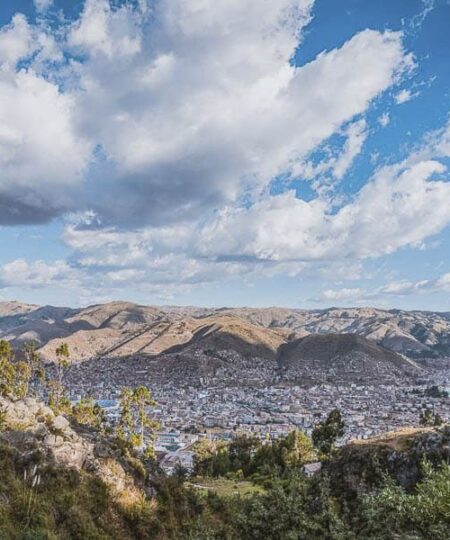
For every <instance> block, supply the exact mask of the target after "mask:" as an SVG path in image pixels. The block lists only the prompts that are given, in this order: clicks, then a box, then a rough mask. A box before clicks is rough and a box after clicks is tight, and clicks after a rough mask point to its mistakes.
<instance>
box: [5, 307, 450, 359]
mask: <svg viewBox="0 0 450 540" xmlns="http://www.w3.org/2000/svg"><path fill="white" fill-rule="evenodd" d="M316 334H319V335H321V334H356V335H359V336H362V337H364V338H367V339H368V340H369V341H371V342H375V343H376V344H378V345H381V346H382V347H384V348H385V349H390V350H391V351H395V352H399V353H401V354H404V355H408V356H411V357H417V356H428V357H431V356H450V314H449V313H435V312H426V311H402V310H395V309H394V310H381V309H376V308H348V309H343V308H329V309H322V310H301V309H288V308H218V309H216V308H199V307H183V306H180V307H178V306H141V305H137V304H133V303H130V302H111V303H107V304H99V305H94V306H89V307H87V308H77V309H73V308H67V307H53V306H37V305H33V304H24V303H20V302H0V338H3V339H8V340H10V341H11V342H12V343H13V344H15V345H16V346H17V345H20V344H21V343H22V342H24V341H30V340H34V341H36V342H37V343H39V345H40V347H41V352H42V354H43V356H44V357H46V358H48V359H51V358H52V355H53V354H54V350H55V348H56V346H57V344H58V343H59V342H60V341H61V340H63V341H67V342H68V344H69V346H70V348H71V350H72V354H73V357H74V359H75V360H80V361H81V360H86V359H90V358H95V357H98V356H111V357H127V356H130V355H150V356H155V355H159V354H162V353H164V352H165V351H167V352H169V351H171V350H172V351H173V350H174V348H177V347H178V348H179V349H180V348H182V349H184V350H185V352H186V351H187V349H186V347H187V348H189V347H190V348H191V349H192V348H195V347H196V346H197V345H198V344H199V343H200V342H201V343H202V347H204V348H208V347H210V348H212V349H215V348H217V347H225V348H226V347H228V346H230V347H232V348H233V347H238V348H240V350H241V349H245V350H244V352H247V353H248V354H254V351H257V352H258V351H259V352H261V354H262V352H264V351H265V352H264V354H263V356H264V355H267V354H268V355H269V356H271V354H272V353H270V351H273V355H274V356H275V354H276V350H277V349H278V347H280V346H282V345H283V344H285V343H289V342H291V341H292V340H295V339H300V338H303V337H305V336H308V335H316ZM252 351H253V353H252Z"/></svg>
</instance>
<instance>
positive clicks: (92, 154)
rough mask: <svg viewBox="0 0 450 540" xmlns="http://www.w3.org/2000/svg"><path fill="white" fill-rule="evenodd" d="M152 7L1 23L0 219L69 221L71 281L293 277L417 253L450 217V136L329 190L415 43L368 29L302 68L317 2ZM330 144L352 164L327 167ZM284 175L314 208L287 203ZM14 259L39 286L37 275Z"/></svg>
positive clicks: (332, 161)
mask: <svg viewBox="0 0 450 540" xmlns="http://www.w3.org/2000/svg"><path fill="white" fill-rule="evenodd" d="M38 4H39V5H38ZM44 4H49V2H44V1H43V0H41V1H40V2H37V7H38V8H39V9H41V10H44V9H45V8H46V6H45V5H44ZM149 5H150V4H149V3H148V2H146V1H145V0H142V1H141V2H138V3H128V2H127V3H123V4H120V5H118V6H117V5H116V4H115V5H114V6H113V5H112V3H111V2H109V1H108V0H86V2H85V4H84V9H83V10H82V12H81V14H80V16H79V18H78V19H77V20H75V21H72V22H70V23H67V22H62V23H60V27H58V29H57V30H58V31H57V32H56V33H55V32H52V31H51V30H50V28H48V27H46V25H45V23H43V22H42V21H41V23H40V25H38V26H33V25H31V24H30V23H28V22H27V20H26V19H25V17H24V16H22V15H17V16H15V17H14V19H13V20H12V22H11V24H9V25H7V26H5V27H3V28H2V29H0V63H1V70H0V220H1V222H2V223H6V224H15V223H37V222H42V221H46V220H49V219H52V218H54V217H56V216H65V219H67V226H66V229H65V232H64V235H63V241H64V242H65V243H66V245H67V246H69V247H70V248H71V249H72V250H73V256H72V258H71V265H68V266H67V268H65V270H64V271H65V272H66V274H67V275H70V279H74V280H75V279H78V280H79V281H80V282H82V283H83V286H88V285H89V286H92V283H93V281H94V279H90V278H89V276H91V277H92V276H95V280H97V283H101V284H102V285H105V286H108V287H120V286H122V284H124V283H127V284H144V283H146V284H148V286H153V285H155V286H160V285H161V286H165V287H167V288H170V286H171V284H173V283H177V284H181V285H182V286H185V285H186V286H189V285H190V284H196V283H202V282H208V281H211V280H215V279H222V278H226V277H232V276H236V275H249V274H251V273H253V274H255V275H257V274H259V275H274V274H275V273H277V272H282V273H284V274H289V275H296V274H297V273H298V272H301V271H303V270H304V269H305V268H306V267H307V265H309V264H314V265H322V264H323V265H326V264H329V263H330V262H332V263H333V264H337V265H340V266H342V265H344V263H345V262H346V261H349V260H354V259H364V258H370V257H377V256H380V255H382V254H386V253H392V252H394V251H396V250H397V249H399V248H401V247H404V246H418V245H420V243H421V242H423V241H424V240H425V239H426V238H427V237H428V236H430V235H433V234H436V233H438V232H439V231H441V230H442V229H443V228H444V227H445V226H446V225H447V224H448V223H449V222H450V209H449V208H448V205H446V204H445V201H446V200H447V201H448V198H449V196H450V187H449V184H448V183H446V182H445V181H444V174H445V170H444V167H443V165H441V164H440V163H439V161H438V160H437V158H438V156H437V155H436V148H437V146H438V143H437V142H436V141H435V142H433V149H434V154H433V153H432V152H431V151H426V152H425V151H424V152H423V153H422V155H420V156H415V157H414V158H411V159H410V160H407V161H405V162H403V163H398V164H396V165H393V166H389V167H384V168H382V169H380V170H379V171H377V172H376V174H375V175H374V176H373V177H372V178H367V179H361V180H364V181H365V185H364V187H363V188H362V189H360V190H359V191H358V192H357V193H355V194H354V195H353V196H352V197H351V198H348V199H344V200H342V199H338V198H337V197H334V195H333V190H332V189H331V188H330V186H333V185H334V184H338V183H339V182H342V180H343V179H344V178H345V175H346V174H347V172H348V171H349V169H350V168H351V166H352V164H353V162H354V160H355V158H356V156H358V155H359V154H360V152H361V150H362V148H363V145H364V143H365V141H366V139H367V137H368V136H369V133H370V127H369V126H368V122H367V119H366V117H365V113H366V112H367V111H368V109H369V107H370V105H371V103H372V102H373V101H374V100H375V99H376V98H377V97H379V96H380V95H381V94H383V92H385V91H388V90H389V91H392V88H394V87H395V85H396V84H397V83H399V82H400V81H401V80H402V77H403V76H404V75H405V74H406V73H408V72H409V70H411V69H412V68H413V67H414V60H413V58H412V56H411V55H410V54H409V53H408V52H407V51H405V50H404V48H403V44H402V37H403V36H402V34H401V33H398V32H391V31H385V32H378V31H374V30H364V31H361V32H359V33H357V34H356V35H354V36H353V37H351V38H350V39H349V40H348V41H347V42H346V43H344V44H343V45H342V46H341V47H339V48H335V49H332V50H328V51H324V52H322V53H320V54H319V55H318V56H317V57H316V58H315V59H313V60H312V61H311V62H309V63H307V64H306V65H302V66H296V65H294V63H293V61H292V58H293V55H294V54H295V52H296V50H297V48H298V47H299V46H300V47H301V43H302V38H303V33H304V29H305V27H306V26H307V25H308V23H309V22H310V20H311V17H312V8H313V0H279V1H277V2H274V1H272V0H260V1H258V2H256V1H255V0H241V1H239V2H228V1H225V0H219V1H218V0H190V1H187V0H161V1H160V2H157V3H152V5H151V7H149ZM43 19H45V18H43ZM362 81H363V83H362ZM405 92H406V94H405ZM408 92H409V94H408ZM402 93H403V94H402ZM402 95H403V97H399V96H402ZM410 97H411V93H410V91H408V90H402V91H401V92H399V93H397V101H398V102H399V103H400V102H402V101H401V100H403V101H406V100H407V99H409V98H410ZM399 100H400V101H399ZM381 118H382V119H380V123H381V124H382V125H383V124H384V125H386V124H387V121H388V119H389V118H388V116H387V117H386V115H384V116H382V117H381ZM333 135H337V136H339V137H340V138H341V139H342V140H343V141H344V142H343V144H342V147H341V149H340V151H338V152H335V151H333V152H330V153H329V154H328V155H327V159H325V160H324V161H323V163H320V164H315V163H313V161H312V160H311V154H312V153H313V152H314V151H315V150H316V149H317V148H319V147H321V146H322V145H324V144H327V141H328V140H329V139H330V137H332V136H333ZM446 140H447V142H448V140H450V137H448V139H446V138H445V137H440V140H439V145H440V149H441V150H440V152H441V154H445V152H447V149H446V148H447V147H446V146H445V145H446V143H445V141H446ZM429 144H430V146H431V144H432V143H431V142H430V143H429ZM449 147H450V144H449ZM280 175H288V176H289V175H290V176H291V177H295V178H300V179H306V180H311V181H312V183H311V186H312V188H313V189H314V190H315V196H314V197H313V198H312V200H309V201H306V200H302V199H300V198H298V196H297V193H296V192H295V191H294V190H293V189H292V186H290V187H288V188H287V189H284V190H283V191H282V192H281V193H277V194H275V193H272V192H271V190H270V189H271V186H272V184H273V182H274V179H276V178H278V177H279V176H280ZM11 264H13V263H11ZM14 264H18V265H19V266H18V268H19V267H20V268H19V270H20V271H18V272H17V273H18V275H24V276H26V275H28V276H29V283H31V284H32V283H37V281H38V278H37V277H33V278H32V277H31V275H33V276H36V275H39V272H38V267H35V266H33V265H36V264H38V263H27V262H26V261H19V263H18V262H17V261H15V262H14ZM39 264H41V263H39ZM20 265H21V266H20ZM24 265H25V266H24ZM38 266H39V265H38ZM54 266H55V265H54V264H52V265H50V267H51V268H54ZM39 268H40V266H39ZM60 270H61V273H60V274H58V273H56V274H55V276H62V272H63V269H61V268H60ZM3 272H6V274H4V276H5V277H3V278H2V280H3V282H5V283H7V282H8V281H11V280H12V279H13V276H12V272H11V271H9V270H8V269H5V268H3ZM8 272H9V273H8ZM27 273H28V274H27ZM49 275H52V270H51V269H50V270H49ZM55 279H56V278H55ZM60 279H63V278H62V277H60ZM354 292H355V290H354V289H347V292H346V294H353V293H354ZM330 294H331V293H330ZM341 294H342V293H341Z"/></svg>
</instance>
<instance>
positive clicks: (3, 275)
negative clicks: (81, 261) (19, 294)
mask: <svg viewBox="0 0 450 540" xmlns="http://www.w3.org/2000/svg"><path fill="white" fill-rule="evenodd" d="M75 277H76V272H75V271H74V270H73V269H72V268H70V267H69V266H68V264H67V263H66V262H65V261H61V260H60V261H55V262H54V263H51V264H48V263H47V262H45V261H42V260H41V261H34V262H31V263H29V262H28V261H26V260H25V259H16V260H14V261H11V262H9V263H6V264H4V265H3V266H1V267H0V288H2V289H4V288H11V287H24V288H39V287H46V286H48V285H51V284H57V285H58V286H60V287H64V286H67V285H68V284H69V282H72V281H73V280H74V279H75Z"/></svg>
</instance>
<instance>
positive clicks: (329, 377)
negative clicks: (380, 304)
mask: <svg viewBox="0 0 450 540" xmlns="http://www.w3.org/2000/svg"><path fill="white" fill-rule="evenodd" d="M278 363H279V365H280V367H282V368H283V369H284V370H285V371H286V372H287V373H290V374H296V375H298V376H301V377H304V378H307V379H315V380H322V381H329V382H362V383H369V382H393V381H394V380H395V379H396V378H397V377H404V376H413V375H415V374H419V373H420V371H421V369H420V368H419V367H418V366H417V364H415V363H414V362H412V361H411V360H408V359H407V358H405V357H403V356H401V355H399V354H397V353H395V352H393V351H390V350H388V349H385V348H384V347H382V346H380V345H377V344H376V343H374V342H372V341H370V340H368V339H366V338H364V337H362V336H358V335H356V334H325V335H309V336H306V337H304V338H300V339H296V340H293V341H291V342H289V343H286V344H284V345H282V346H281V347H280V348H279V351H278Z"/></svg>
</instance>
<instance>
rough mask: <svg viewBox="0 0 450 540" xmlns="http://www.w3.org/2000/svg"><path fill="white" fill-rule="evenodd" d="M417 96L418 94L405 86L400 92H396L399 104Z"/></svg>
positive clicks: (396, 100) (395, 97)
mask: <svg viewBox="0 0 450 540" xmlns="http://www.w3.org/2000/svg"><path fill="white" fill-rule="evenodd" d="M415 96H417V94H414V93H413V92H411V90H408V89H406V88H403V90H400V92H398V93H397V94H395V96H394V99H395V103H397V105H401V104H402V103H406V102H407V101H410V100H411V99H412V98H413V97H415Z"/></svg>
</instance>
